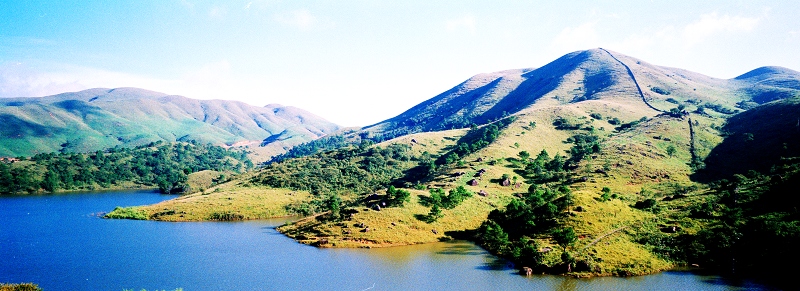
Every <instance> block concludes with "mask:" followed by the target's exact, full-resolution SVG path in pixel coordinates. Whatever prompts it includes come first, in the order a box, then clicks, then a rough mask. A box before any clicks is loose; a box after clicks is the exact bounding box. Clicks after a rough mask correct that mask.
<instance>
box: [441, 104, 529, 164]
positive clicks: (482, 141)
mask: <svg viewBox="0 0 800 291" xmlns="http://www.w3.org/2000/svg"><path fill="white" fill-rule="evenodd" d="M514 120H516V118H515V117H513V116H511V117H508V118H505V119H501V120H498V121H497V122H495V123H492V124H489V125H486V126H484V127H481V128H478V127H477V126H474V125H473V126H472V128H471V129H470V130H469V131H468V132H467V134H465V135H464V136H463V137H461V138H460V139H459V140H458V142H457V143H456V146H455V148H453V150H451V151H450V152H449V153H447V154H445V155H442V156H441V157H440V158H439V159H438V160H437V161H436V164H438V165H450V164H453V163H455V162H457V161H459V160H461V158H463V157H465V156H467V155H469V154H472V153H474V152H477V151H478V150H480V149H482V148H485V147H486V146H488V145H489V144H491V143H492V142H494V141H495V140H497V137H499V136H500V133H501V131H502V130H503V129H505V128H506V127H508V125H509V124H511V123H512V122H514Z"/></svg>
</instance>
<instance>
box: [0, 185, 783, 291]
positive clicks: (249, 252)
mask: <svg viewBox="0 0 800 291" xmlns="http://www.w3.org/2000/svg"><path fill="white" fill-rule="evenodd" d="M174 197H175V196H169V195H161V194H158V193H153V192H148V191H119V192H101V193H70V194H61V195H35V196H0V282H13V283H21V282H33V283H36V284H39V286H40V287H42V288H43V289H44V290H45V291H52V290H123V289H134V290H137V291H138V290H141V289H143V288H144V289H147V290H156V289H159V290H163V289H166V290H173V289H176V288H183V289H184V290H186V291H194V290H753V289H756V290H758V289H768V288H767V287H765V286H762V285H758V284H756V283H754V282H751V281H748V280H732V279H726V278H722V277H719V276H706V275H698V274H695V273H691V272H678V271H674V272H663V273H660V274H656V275H650V276H642V277H633V278H592V279H574V278H568V277H562V276H546V275H541V276H532V277H523V276H519V275H517V273H516V270H514V269H511V268H509V266H508V263H507V262H506V261H504V260H501V259H498V258H496V257H494V256H492V255H489V254H488V253H487V252H486V251H484V250H483V249H481V248H480V247H477V246H476V245H474V244H472V243H470V242H443V243H434V244H425V245H415V246H406V247H394V248H384V249H318V248H315V247H310V246H306V245H302V244H298V243H296V242H294V241H293V240H291V239H289V238H286V237H285V236H283V235H281V234H279V233H277V232H276V231H275V229H274V227H276V226H278V225H280V224H282V223H283V222H284V221H285V220H281V219H276V220H262V221H245V222H182V223H174V222H154V221H131V220H108V219H102V218H99V217H98V213H99V212H104V211H110V210H112V209H114V207H116V206H132V205H142V204H151V203H156V202H159V201H163V200H167V199H171V198H174Z"/></svg>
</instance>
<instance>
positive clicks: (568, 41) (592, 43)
mask: <svg viewBox="0 0 800 291" xmlns="http://www.w3.org/2000/svg"><path fill="white" fill-rule="evenodd" d="M596 25H597V23H596V22H587V23H584V24H581V25H579V26H577V27H567V28H564V29H563V30H561V32H560V33H559V34H558V35H556V37H555V38H554V39H553V42H552V43H551V46H552V48H553V49H554V50H556V51H560V52H565V51H575V50H582V49H587V48H592V47H597V46H598V40H599V39H600V36H599V35H598V33H597V30H596V29H595V26H596Z"/></svg>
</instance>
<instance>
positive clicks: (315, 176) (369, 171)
mask: <svg viewBox="0 0 800 291" xmlns="http://www.w3.org/2000/svg"><path fill="white" fill-rule="evenodd" d="M369 145H370V143H369V142H365V143H362V144H361V145H360V146H357V147H355V146H350V147H347V148H341V149H338V150H335V151H329V152H324V153H318V154H316V155H313V156H308V157H303V158H295V159H289V160H285V161H281V162H275V163H272V164H269V165H268V166H266V167H264V169H263V171H262V172H261V174H259V175H258V176H256V177H254V178H253V179H252V182H253V183H257V184H264V185H268V186H271V187H275V188H289V189H294V190H306V191H309V192H311V193H312V194H314V195H318V196H321V195H323V194H328V193H333V192H337V193H356V194H363V193H370V192H374V191H377V190H379V189H383V188H385V187H387V186H388V185H390V184H392V183H393V182H394V181H396V180H398V179H400V178H402V177H404V175H405V172H404V169H406V168H408V166H407V165H406V164H407V163H409V162H411V161H412V159H414V157H413V155H412V152H411V147H410V146H408V145H405V144H392V145H389V146H386V147H385V148H384V147H380V146H377V147H369Z"/></svg>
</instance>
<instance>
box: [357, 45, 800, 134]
mask: <svg viewBox="0 0 800 291" xmlns="http://www.w3.org/2000/svg"><path fill="white" fill-rule="evenodd" d="M673 93H674V94H673ZM796 94H800V72H796V71H793V70H791V69H787V68H782V67H774V66H773V67H760V68H757V69H754V70H751V71H750V72H747V73H745V74H742V75H740V76H738V77H736V78H732V79H717V78H713V77H709V76H705V75H703V74H699V73H695V72H691V71H688V70H684V69H679V68H670V67H664V66H657V65H652V64H649V63H647V62H644V61H642V60H640V59H637V58H634V57H630V56H627V55H624V54H621V53H617V52H613V51H610V50H607V49H603V48H596V49H590V50H583V51H575V52H572V53H569V54H566V55H564V56H562V57H560V58H558V59H556V60H554V61H552V62H550V63H548V64H546V65H544V66H542V67H539V68H523V69H512V70H504V71H498V72H492V73H482V74H478V75H475V76H473V77H471V78H469V79H467V80H466V81H464V82H462V83H460V84H458V85H456V86H455V87H453V88H451V89H449V90H447V91H445V92H443V93H441V94H439V95H437V96H434V97H432V98H430V99H428V100H425V101H423V102H421V103H420V104H419V105H416V106H414V107H412V108H410V109H408V110H406V111H405V112H403V113H401V114H399V115H397V116H395V117H392V118H389V119H386V120H384V121H381V122H378V123H376V124H373V125H369V126H366V127H364V130H366V131H368V132H371V133H373V134H374V135H384V136H386V138H391V137H396V136H400V135H403V134H407V133H415V132H425V131H435V130H444V129H452V128H463V127H468V126H469V125H470V124H485V123H487V122H489V121H491V120H496V119H498V118H502V117H503V116H506V115H513V114H516V113H518V112H522V111H524V110H526V109H530V108H536V107H542V106H553V105H563V104H569V103H574V102H580V101H585V100H595V99H607V100H613V101H615V102H621V103H632V102H633V103H635V102H638V101H644V103H645V104H644V105H646V106H647V107H649V108H650V109H652V110H653V112H649V113H648V112H647V111H646V110H638V111H639V114H647V115H650V116H652V115H655V114H658V113H659V112H666V111H669V110H670V109H671V108H673V107H675V106H676V105H675V104H674V102H675V101H672V100H677V101H681V102H683V101H687V100H694V101H693V102H695V101H701V102H706V103H714V104H718V105H722V106H726V107H731V108H733V107H736V105H737V103H738V102H747V101H751V102H755V103H758V104H763V103H766V102H769V101H772V100H777V99H785V98H789V97H792V96H794V95H796ZM669 95H671V96H669ZM635 97H639V98H638V101H636V100H635V99H632V98H635ZM669 99H672V100H669Z"/></svg>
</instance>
